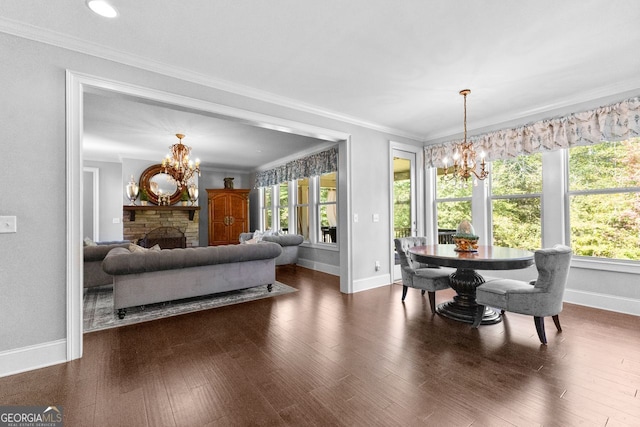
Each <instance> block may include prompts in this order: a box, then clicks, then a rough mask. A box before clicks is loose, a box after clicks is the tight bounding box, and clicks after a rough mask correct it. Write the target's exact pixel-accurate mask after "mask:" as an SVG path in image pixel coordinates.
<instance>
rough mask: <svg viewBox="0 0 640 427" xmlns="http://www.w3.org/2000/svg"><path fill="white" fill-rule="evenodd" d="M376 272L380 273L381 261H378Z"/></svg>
mask: <svg viewBox="0 0 640 427" xmlns="http://www.w3.org/2000/svg"><path fill="white" fill-rule="evenodd" d="M376 271H380V261H376Z"/></svg>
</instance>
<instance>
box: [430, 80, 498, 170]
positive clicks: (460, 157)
mask: <svg viewBox="0 0 640 427" xmlns="http://www.w3.org/2000/svg"><path fill="white" fill-rule="evenodd" d="M470 93H471V90H470V89H463V90H461V91H460V95H462V96H464V140H463V142H462V144H460V145H458V146H457V147H455V149H454V150H453V156H452V157H453V165H452V166H451V167H449V165H448V163H449V160H448V159H447V158H446V157H445V158H444V159H442V161H443V163H444V175H443V177H442V178H443V179H455V180H462V179H464V180H465V181H466V180H468V179H469V178H470V177H471V176H472V175H473V176H475V177H476V178H477V179H480V180H483V179H485V178H486V177H487V176H489V172H487V170H486V169H485V167H486V164H485V161H484V155H485V154H484V152H481V153H480V159H481V160H480V171H479V172H478V171H477V170H476V166H477V155H476V150H475V148H474V147H473V144H472V143H471V142H468V141H467V95H469V94H470ZM450 169H453V170H452V171H450Z"/></svg>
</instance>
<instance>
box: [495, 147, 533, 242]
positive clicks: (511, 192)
mask: <svg viewBox="0 0 640 427" xmlns="http://www.w3.org/2000/svg"><path fill="white" fill-rule="evenodd" d="M490 179H491V193H492V195H493V196H517V195H520V196H522V195H527V194H530V195H532V197H521V198H504V199H500V198H498V199H493V201H492V206H491V209H492V210H491V215H492V220H493V224H492V227H493V233H492V234H493V244H494V245H495V246H504V247H510V248H521V249H528V250H536V249H540V247H541V246H542V227H541V223H542V220H541V218H542V211H541V203H540V194H541V193H542V154H540V153H537V154H532V155H529V156H519V157H516V158H515V159H509V160H496V161H494V162H493V163H492V165H491V175H490Z"/></svg>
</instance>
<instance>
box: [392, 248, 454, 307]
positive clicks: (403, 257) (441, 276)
mask: <svg viewBox="0 0 640 427" xmlns="http://www.w3.org/2000/svg"><path fill="white" fill-rule="evenodd" d="M394 243H395V245H396V252H397V253H398V257H399V258H400V266H401V270H402V301H404V299H405V297H406V296H407V289H408V288H416V289H421V290H422V295H424V293H425V292H429V305H430V306H431V313H432V314H435V313H436V293H435V291H439V290H442V289H447V288H449V275H450V274H451V273H452V272H453V271H455V270H453V269H449V268H440V267H437V266H428V265H425V264H420V263H415V262H413V261H412V260H411V258H410V257H409V255H408V254H407V252H408V250H409V249H410V248H412V247H414V246H422V245H426V244H427V241H426V238H424V237H403V238H400V239H394Z"/></svg>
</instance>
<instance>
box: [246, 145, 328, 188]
mask: <svg viewBox="0 0 640 427" xmlns="http://www.w3.org/2000/svg"><path fill="white" fill-rule="evenodd" d="M337 170H338V147H333V148H330V149H329V150H326V151H322V152H320V153H316V154H312V155H310V156H307V157H303V158H300V159H296V160H292V161H290V162H288V163H286V164H284V165H281V166H278V167H275V168H273V169H269V170H266V171H261V172H258V173H256V184H255V188H260V187H268V186H271V185H277V184H280V183H282V182H288V181H293V180H294V179H302V178H310V177H312V176H319V175H322V174H325V173H329V172H336V171H337Z"/></svg>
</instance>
